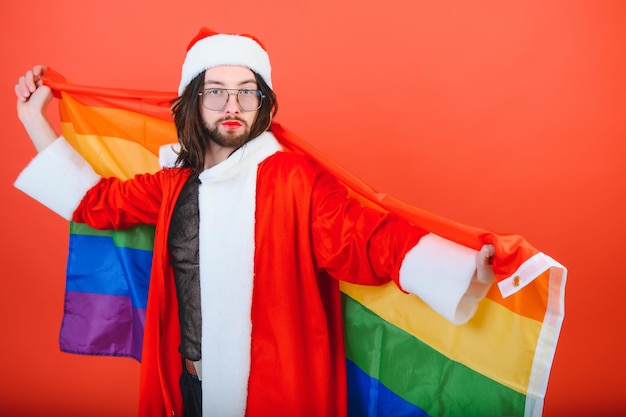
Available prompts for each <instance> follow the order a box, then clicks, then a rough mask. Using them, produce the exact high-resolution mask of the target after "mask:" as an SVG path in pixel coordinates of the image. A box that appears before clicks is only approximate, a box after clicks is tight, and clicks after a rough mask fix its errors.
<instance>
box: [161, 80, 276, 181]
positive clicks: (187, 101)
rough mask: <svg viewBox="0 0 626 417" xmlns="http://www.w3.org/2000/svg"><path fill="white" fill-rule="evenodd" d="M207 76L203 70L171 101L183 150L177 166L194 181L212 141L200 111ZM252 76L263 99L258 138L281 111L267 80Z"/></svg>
mask: <svg viewBox="0 0 626 417" xmlns="http://www.w3.org/2000/svg"><path fill="white" fill-rule="evenodd" d="M204 73H205V71H202V72H201V73H200V74H198V76H196V77H195V78H194V79H193V80H191V82H190V83H189V84H188V85H187V87H186V88H185V90H184V91H183V93H182V94H181V95H180V96H178V97H176V98H175V99H174V100H172V115H173V116H174V124H175V125H176V132H177V134H178V142H179V143H180V148H181V149H180V152H179V153H178V158H176V165H177V166H181V167H189V168H191V170H192V175H191V177H192V178H193V177H194V176H197V175H198V174H200V172H202V171H203V170H204V154H205V151H206V147H207V141H208V140H209V137H208V129H207V128H206V126H205V125H204V122H203V120H202V113H201V111H200V92H202V89H203V88H204ZM252 73H253V74H254V78H255V79H256V82H257V86H258V89H259V90H261V93H262V94H263V96H264V97H263V101H262V102H261V108H260V109H259V112H258V114H257V117H256V119H255V121H254V123H253V124H252V127H251V128H250V138H255V137H257V136H259V135H260V134H261V133H263V132H264V131H266V130H268V129H269V127H270V124H271V123H272V118H273V117H274V116H275V115H276V112H277V111H278V101H277V100H276V94H274V91H272V89H271V88H270V87H269V86H268V85H267V83H266V82H265V80H263V78H262V77H261V76H260V75H258V74H257V73H256V72H254V71H252Z"/></svg>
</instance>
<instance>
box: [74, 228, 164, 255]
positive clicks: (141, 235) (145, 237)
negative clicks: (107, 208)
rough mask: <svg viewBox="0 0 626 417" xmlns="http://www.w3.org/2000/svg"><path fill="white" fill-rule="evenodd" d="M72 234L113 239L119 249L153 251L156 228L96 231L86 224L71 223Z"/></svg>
mask: <svg viewBox="0 0 626 417" xmlns="http://www.w3.org/2000/svg"><path fill="white" fill-rule="evenodd" d="M70 233H71V234H75V235H89V236H102V237H111V238H112V239H113V243H114V244H115V246H117V247H121V248H131V249H141V250H147V251H151V250H152V249H153V247H154V226H147V225H139V226H134V227H131V228H128V229H124V230H96V229H94V228H92V227H89V226H87V225H86V224H84V223H75V222H70Z"/></svg>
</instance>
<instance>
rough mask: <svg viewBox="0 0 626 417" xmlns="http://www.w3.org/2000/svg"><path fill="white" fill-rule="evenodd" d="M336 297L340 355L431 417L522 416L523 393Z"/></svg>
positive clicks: (364, 309) (357, 306) (358, 306)
mask: <svg viewBox="0 0 626 417" xmlns="http://www.w3.org/2000/svg"><path fill="white" fill-rule="evenodd" d="M342 298H343V308H344V321H345V332H346V357H347V358H348V359H349V360H351V361H352V362H354V363H355V364H356V365H357V366H358V367H359V368H361V369H362V370H363V371H364V372H366V373H367V374H368V375H370V376H371V377H373V378H376V379H378V380H379V381H380V382H381V383H382V384H383V385H385V386H386V387H387V388H389V389H390V390H391V391H393V392H395V393H396V394H397V395H398V396H400V397H401V398H403V399H405V400H406V401H408V402H410V403H412V404H415V405H417V406H418V407H420V408H421V409H423V410H424V411H425V412H427V413H428V414H429V415H431V416H442V417H457V416H460V415H462V416H470V417H471V416H480V417H485V416H523V415H524V405H525V402H526V396H525V395H523V394H520V393H519V392H516V391H514V390H511V389H510V388H507V387H505V386H504V385H501V384H499V383H497V382H496V381H494V380H492V379H489V378H487V377H485V376H484V375H481V374H480V373H478V372H475V371H473V370H472V369H470V368H468V367H467V366H465V365H462V364H460V363H458V362H455V361H453V360H451V359H449V358H447V357H446V356H444V355H442V354H441V353H439V352H438V351H436V350H435V349H433V348H431V347H429V346H428V345H426V344H425V343H423V342H421V341H420V340H419V339H417V338H415V337H414V336H412V335H410V334H409V333H407V332H405V331H403V330H401V329H399V328H398V327H396V326H394V325H392V324H390V323H388V322H386V321H384V320H383V319H382V318H380V317H379V316H377V315H376V314H375V313H373V312H372V311H371V310H369V309H368V308H367V307H365V306H363V305H362V304H360V303H359V302H357V301H355V300H354V299H352V298H351V297H349V296H348V295H346V294H342ZM415 319H416V320H419V317H417V318H415ZM418 361H419V363H418V365H416V363H417V362H418Z"/></svg>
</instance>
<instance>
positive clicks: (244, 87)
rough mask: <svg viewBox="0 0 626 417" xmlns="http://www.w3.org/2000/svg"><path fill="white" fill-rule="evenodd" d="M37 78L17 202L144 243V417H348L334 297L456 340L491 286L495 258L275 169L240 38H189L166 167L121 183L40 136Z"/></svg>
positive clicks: (330, 183) (27, 108)
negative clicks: (401, 301) (371, 289)
mask: <svg viewBox="0 0 626 417" xmlns="http://www.w3.org/2000/svg"><path fill="white" fill-rule="evenodd" d="M44 72H45V67H41V66H37V67H35V68H34V69H33V70H32V71H28V72H27V73H26V74H25V75H24V76H23V77H21V78H20V80H19V81H18V84H17V85H16V88H15V91H16V94H17V96H18V103H17V108H18V116H19V118H20V120H21V121H22V123H23V124H24V126H25V129H26V131H27V132H28V134H29V136H30V137H31V140H32V141H33V144H34V145H35V148H36V149H37V151H38V152H39V154H38V156H37V157H36V158H35V159H34V160H33V161H32V162H31V164H30V165H29V166H28V167H27V168H26V169H25V170H24V171H23V172H22V174H21V175H20V177H19V178H18V180H17V181H16V186H17V187H18V188H20V189H22V190H24V191H25V192H27V193H28V194H30V195H32V196H33V197H35V198H37V199H38V200H40V201H41V202H42V203H44V204H45V205H47V206H49V207H50V208H51V209H53V210H55V211H56V212H58V213H59V214H61V215H62V216H64V217H65V218H67V219H72V220H74V221H76V222H81V223H87V224H88V225H90V226H92V227H95V228H101V229H113V228H115V229H121V228H126V227H130V226H133V225H136V224H151V225H155V226H156V231H155V246H154V256H153V265H152V273H151V282H150V289H149V295H148V307H147V316H146V326H145V335H144V347H143V354H142V371H141V381H140V384H141V387H140V405H139V412H140V414H141V415H145V416H166V415H182V414H183V410H184V412H185V415H200V414H202V413H204V415H216V416H224V415H227V416H243V415H247V416H343V415H346V413H347V409H346V408H347V407H346V403H347V399H346V397H347V393H346V376H345V354H344V349H343V327H342V322H341V305H340V293H339V287H338V280H345V281H350V282H354V283H359V284H367V285H380V284H383V283H386V282H388V281H389V280H393V281H394V282H395V283H396V284H397V285H399V286H400V287H401V288H402V289H404V290H406V291H408V292H411V293H414V294H416V295H418V296H420V297H422V298H423V299H424V300H425V301H426V302H428V303H429V304H430V305H431V306H433V308H435V309H436V310H437V311H438V312H440V313H441V314H442V315H444V316H445V317H446V318H448V319H450V320H451V321H453V322H456V323H463V322H465V321H467V320H468V319H469V318H470V317H471V316H472V314H473V313H474V311H475V309H476V304H477V303H478V301H479V300H480V299H482V298H483V297H484V295H485V293H486V291H487V290H488V288H489V286H490V284H491V282H492V280H493V274H492V271H491V268H490V265H489V260H490V258H491V257H492V256H493V247H492V246H491V245H485V246H484V247H483V249H481V250H480V251H479V252H476V251H472V250H470V249H468V248H465V247H462V246H460V245H457V244H455V243H453V242H450V241H448V240H445V239H443V238H441V237H438V236H435V235H433V234H430V233H428V232H427V231H425V230H422V229H419V228H417V227H415V226H413V225H411V224H408V223H407V222H405V221H403V220H401V219H400V218H398V217H396V216H395V215H393V214H391V213H380V212H378V211H375V210H372V209H368V208H363V207H361V206H360V205H359V203H358V202H357V201H356V200H354V199H351V198H349V197H348V196H347V191H346V189H345V188H344V187H343V186H341V185H340V184H339V183H338V182H337V181H336V180H335V178H334V177H332V176H331V175H329V174H328V173H327V172H326V171H324V170H323V169H321V168H320V167H319V166H318V165H317V164H316V163H315V162H313V161H310V160H308V159H305V158H303V157H301V156H298V155H295V154H293V153H288V152H283V151H282V148H281V146H280V144H279V143H278V142H277V140H276V138H275V137H274V136H273V134H272V133H271V132H270V131H268V129H269V127H270V124H271V119H272V116H273V115H274V113H275V111H276V108H277V104H276V99H275V95H274V93H273V91H272V89H271V87H272V80H271V66H270V62H269V57H268V55H267V53H266V51H265V50H264V48H263V47H262V45H261V44H260V43H259V42H258V41H257V40H256V39H254V38H252V37H249V36H243V35H227V34H216V33H214V32H212V31H210V30H208V29H202V30H201V31H200V32H199V33H198V35H197V36H196V37H195V38H194V39H193V40H192V42H191V43H190V45H189V47H188V50H187V55H186V58H185V61H184V63H183V67H182V76H181V82H180V86H179V90H178V94H179V97H178V98H177V99H176V100H175V101H174V103H173V104H174V105H173V109H172V112H173V116H174V121H175V124H176V128H177V132H178V140H179V150H178V151H177V159H176V161H177V164H176V165H177V166H176V167H173V168H169V169H163V170H161V171H159V172H157V173H154V174H145V175H139V176H137V177H135V178H133V179H131V180H129V181H125V182H123V181H120V180H118V179H115V178H100V177H99V176H98V175H97V174H95V172H93V170H92V169H91V168H90V167H89V165H88V164H87V163H86V162H85V161H84V160H83V159H82V157H80V155H78V154H77V153H76V152H75V151H74V150H73V149H72V148H71V147H70V146H69V145H68V144H67V142H65V140H64V139H63V138H62V137H60V138H59V137H58V136H57V134H56V132H54V129H53V128H52V127H51V126H50V123H49V122H48V120H47V119H46V117H45V108H46V106H47V105H48V103H49V102H50V100H51V92H50V90H49V88H47V87H46V86H43V85H42V84H41V78H42V76H43V74H44ZM485 243H487V242H485ZM419 319H420V318H419V317H416V318H415V320H419ZM179 377H180V380H179Z"/></svg>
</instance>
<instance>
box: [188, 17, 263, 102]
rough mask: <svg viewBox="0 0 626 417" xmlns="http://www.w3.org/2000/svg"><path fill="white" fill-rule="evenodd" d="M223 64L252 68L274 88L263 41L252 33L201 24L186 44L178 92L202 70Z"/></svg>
mask: <svg viewBox="0 0 626 417" xmlns="http://www.w3.org/2000/svg"><path fill="white" fill-rule="evenodd" d="M220 65H240V66H243V67H247V68H250V69H251V70H252V71H254V72H256V73H257V74H259V75H260V76H261V77H262V78H263V80H264V81H265V82H266V83H267V85H268V86H269V87H270V88H272V78H271V73H272V67H271V66H270V58H269V56H268V54H267V52H266V51H265V48H264V47H263V45H262V44H261V42H259V41H258V40H257V39H256V38H255V37H253V36H251V35H229V34H223V33H217V32H214V31H213V30H211V29H209V28H202V29H200V31H199V32H198V34H197V35H196V37H195V38H193V39H192V40H191V42H190V43H189V46H188V47H187V55H186V56H185V62H183V68H182V74H181V79H180V85H179V87H178V94H179V95H180V94H182V93H183V91H184V90H185V87H187V85H188V84H189V83H190V82H191V81H192V80H193V79H194V78H196V77H197V76H198V74H200V73H201V72H202V71H204V70H207V69H209V68H213V67H217V66H220Z"/></svg>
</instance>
